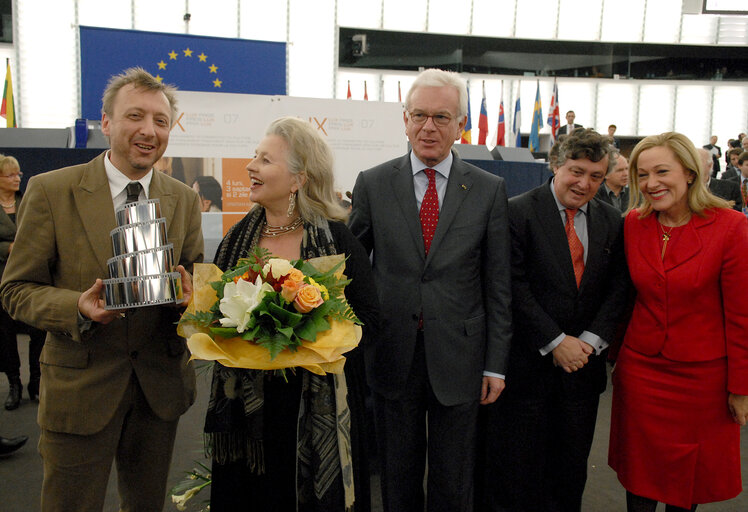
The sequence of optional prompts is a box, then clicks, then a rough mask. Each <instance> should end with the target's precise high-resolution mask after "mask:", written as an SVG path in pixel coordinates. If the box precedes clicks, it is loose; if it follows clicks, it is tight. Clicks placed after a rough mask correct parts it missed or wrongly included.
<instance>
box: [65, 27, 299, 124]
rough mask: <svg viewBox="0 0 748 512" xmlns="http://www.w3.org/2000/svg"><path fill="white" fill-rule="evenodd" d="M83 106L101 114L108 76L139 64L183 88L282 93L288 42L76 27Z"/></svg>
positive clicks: (85, 112) (88, 115)
mask: <svg viewBox="0 0 748 512" xmlns="http://www.w3.org/2000/svg"><path fill="white" fill-rule="evenodd" d="M80 48H81V110H82V116H83V117H84V118H85V119H100V118H101V95H102V94H103V92H104V88H105V87H106V84H107V82H108V81H109V78H110V77H112V76H113V75H117V74H119V73H121V72H122V71H124V70H125V69H127V68H130V67H133V66H141V67H142V68H144V69H145V70H146V71H148V72H149V73H151V74H153V76H155V77H157V78H159V79H162V80H163V81H164V82H165V83H168V84H173V85H176V86H177V87H178V88H179V89H180V90H184V91H206V92H232V93H243V94H286V44H285V43H276V42H267V41H251V40H248V39H227V38H220V37H205V36H191V35H185V34H165V33H160V32H142V31H138V30H118V29H108V28H98V27H83V26H81V27H80Z"/></svg>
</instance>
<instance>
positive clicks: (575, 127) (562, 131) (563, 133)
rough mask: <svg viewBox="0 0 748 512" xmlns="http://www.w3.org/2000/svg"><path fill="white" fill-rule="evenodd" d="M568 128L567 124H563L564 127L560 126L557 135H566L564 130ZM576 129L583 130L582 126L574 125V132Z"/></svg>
mask: <svg viewBox="0 0 748 512" xmlns="http://www.w3.org/2000/svg"><path fill="white" fill-rule="evenodd" d="M568 126H569V125H568V124H564V125H562V126H561V127H560V128H559V129H558V134H559V135H568V133H567V132H566V128H567V127H568ZM577 128H584V126H582V125H581V124H577V123H574V129H575V130H576V129H577Z"/></svg>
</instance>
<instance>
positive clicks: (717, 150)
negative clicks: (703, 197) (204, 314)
mask: <svg viewBox="0 0 748 512" xmlns="http://www.w3.org/2000/svg"><path fill="white" fill-rule="evenodd" d="M704 149H706V150H708V151H709V153H710V154H711V155H712V160H714V162H713V163H712V178H716V177H717V176H718V175H719V172H720V167H719V159H720V158H722V148H721V147H719V146H718V145H717V136H716V135H712V136H711V137H710V138H709V144H706V145H705V146H704Z"/></svg>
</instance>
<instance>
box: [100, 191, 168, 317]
mask: <svg viewBox="0 0 748 512" xmlns="http://www.w3.org/2000/svg"><path fill="white" fill-rule="evenodd" d="M115 215H116V217H117V224H118V227H116V228H114V229H113V230H112V231H111V233H110V236H111V238H112V247H113V248H114V258H110V259H109V260H108V261H107V265H108V267H109V277H110V278H109V279H105V280H104V294H105V299H106V309H129V308H138V307H143V306H154V305H157V304H170V303H177V304H178V303H180V302H182V279H181V275H180V274H179V272H176V271H175V268H176V264H175V263H174V245H173V244H170V243H168V241H167V237H166V219H164V218H163V217H161V206H160V204H159V200H158V199H149V200H147V201H136V202H133V203H127V204H125V205H123V206H120V207H119V208H117V209H116V210H115Z"/></svg>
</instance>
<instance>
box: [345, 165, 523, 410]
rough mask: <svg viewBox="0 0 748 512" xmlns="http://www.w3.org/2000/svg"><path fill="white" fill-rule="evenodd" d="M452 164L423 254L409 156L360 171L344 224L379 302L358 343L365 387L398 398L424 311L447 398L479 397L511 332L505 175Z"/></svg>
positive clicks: (438, 380) (433, 371) (433, 363)
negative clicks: (373, 330) (374, 332)
mask: <svg viewBox="0 0 748 512" xmlns="http://www.w3.org/2000/svg"><path fill="white" fill-rule="evenodd" d="M453 155H454V162H453V164H452V168H451V170H450V175H449V181H448V183H447V190H446V192H445V197H444V201H443V205H442V207H441V212H440V215H439V223H438V225H437V227H436V233H435V234H434V239H433V241H432V244H431V250H430V251H429V255H428V257H426V256H424V252H425V251H424V245H423V235H422V233H421V224H420V220H419V216H418V207H417V202H416V198H415V192H414V187H413V174H412V170H411V165H410V155H405V156H403V157H400V158H397V159H395V160H391V161H389V162H386V163H384V164H381V165H379V166H377V167H374V168H373V169H369V170H368V171H364V172H362V173H361V174H360V175H359V176H358V179H357V181H356V186H355V188H354V192H353V211H352V213H351V218H350V221H349V226H350V228H351V231H352V232H353V234H354V235H356V236H357V237H358V239H359V240H360V241H361V243H362V244H363V246H364V247H365V248H366V250H367V252H369V253H371V254H373V259H372V265H373V269H374V279H375V281H376V283H377V290H378V293H379V298H380V303H381V305H382V328H381V329H380V333H379V336H378V337H377V339H376V340H374V341H373V342H372V343H369V344H367V345H366V346H365V352H364V353H365V358H366V363H367V378H368V379H369V383H370V385H371V387H372V388H373V389H374V390H375V391H376V392H378V393H380V394H381V395H383V396H385V397H386V398H389V399H397V397H398V395H399V394H400V392H401V391H402V389H403V388H404V386H405V384H406V379H407V376H408V372H409V370H410V367H411V361H412V360H413V353H414V349H415V344H416V332H417V327H418V317H419V314H420V313H421V312H423V331H424V346H425V351H426V364H427V367H428V373H429V380H430V383H431V386H432V388H433V390H434V394H435V395H436V398H437V399H438V400H439V401H440V402H441V403H442V404H444V405H447V406H450V405H456V404H461V403H467V402H470V401H475V400H477V399H478V398H479V397H480V387H481V382H482V374H483V371H484V370H487V371H490V372H495V373H500V374H504V372H505V371H506V358H507V353H508V351H509V343H510V337H511V311H510V302H511V301H510V296H511V295H510V293H511V289H510V269H509V230H508V225H507V196H506V188H505V184H504V180H503V179H501V178H499V177H497V176H494V175H492V174H489V173H487V172H485V171H483V170H481V169H479V168H477V167H475V166H473V165H470V164H467V163H465V162H463V161H462V160H461V159H460V158H459V157H458V156H457V155H456V154H455V153H454V152H453Z"/></svg>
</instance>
